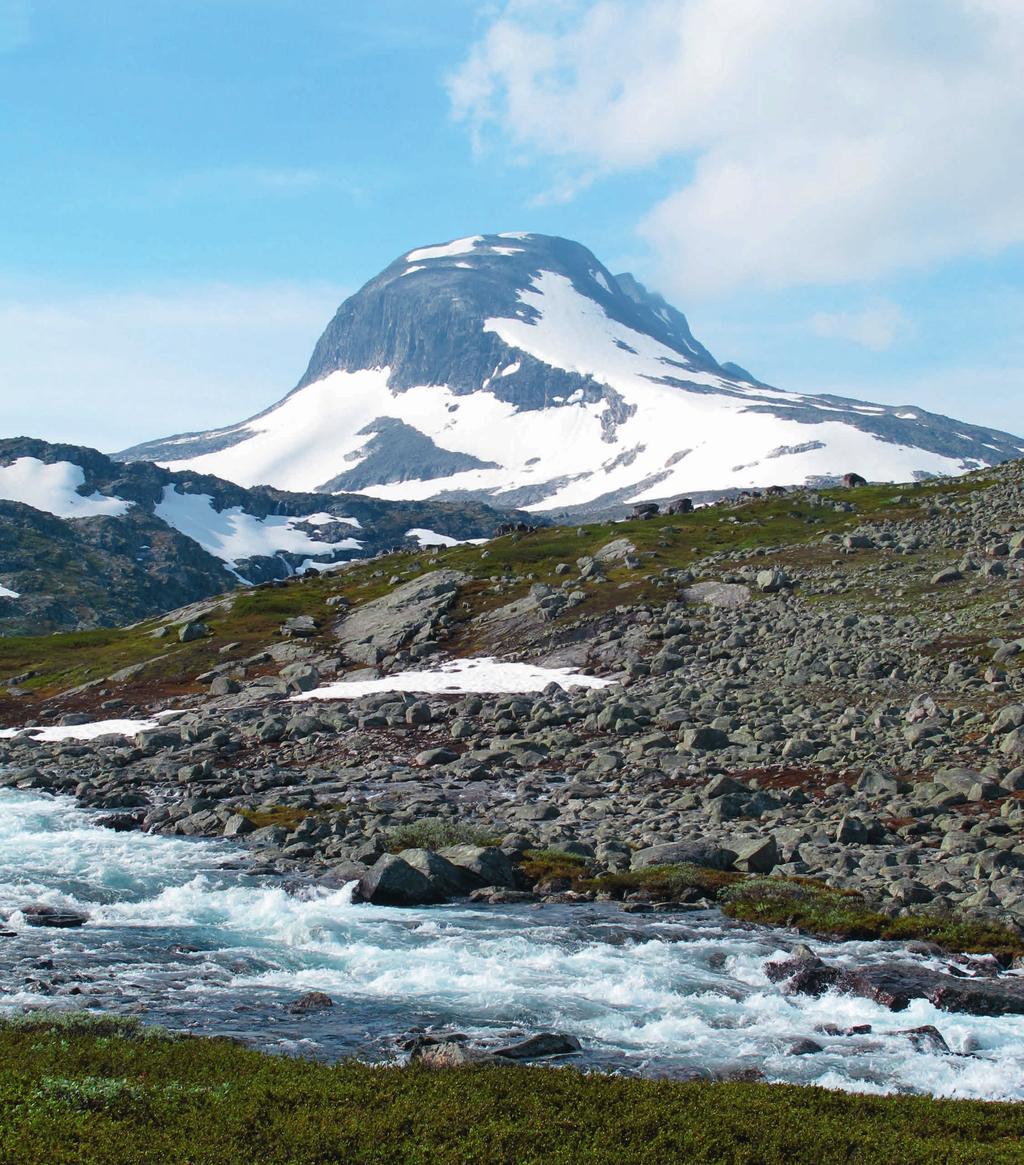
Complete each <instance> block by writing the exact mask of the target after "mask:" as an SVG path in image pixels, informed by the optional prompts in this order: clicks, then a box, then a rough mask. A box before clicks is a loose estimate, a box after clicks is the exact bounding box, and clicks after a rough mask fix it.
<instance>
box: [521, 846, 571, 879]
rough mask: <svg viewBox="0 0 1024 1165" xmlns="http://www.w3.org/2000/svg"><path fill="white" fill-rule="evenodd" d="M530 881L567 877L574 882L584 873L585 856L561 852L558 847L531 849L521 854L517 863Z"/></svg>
mask: <svg viewBox="0 0 1024 1165" xmlns="http://www.w3.org/2000/svg"><path fill="white" fill-rule="evenodd" d="M519 868H520V869H521V870H522V871H523V873H524V874H525V875H526V877H527V878H529V879H530V881H531V882H549V881H551V879H553V878H568V879H569V881H570V882H572V883H574V884H576V883H578V882H580V880H581V879H582V878H583V876H584V874H585V873H586V868H587V862H586V858H581V857H580V856H579V855H578V854H567V853H563V851H562V850H560V849H531V850H527V851H526V853H524V854H523V859H522V861H521V862H520V864H519Z"/></svg>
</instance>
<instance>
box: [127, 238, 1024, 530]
mask: <svg viewBox="0 0 1024 1165" xmlns="http://www.w3.org/2000/svg"><path fill="white" fill-rule="evenodd" d="M1022 446H1024V442H1022V441H1020V440H1018V439H1017V438H1014V437H1011V436H1009V435H1008V434H1005V433H999V432H995V431H992V430H988V429H981V428H977V427H974V426H970V425H965V424H961V423H958V422H952V421H950V420H948V419H947V418H944V417H938V416H935V415H932V414H929V413H927V412H925V411H924V410H921V409H917V408H906V407H904V408H892V407H889V406H883V405H872V404H866V403H863V402H859V401H852V400H845V399H842V398H838V397H832V396H814V395H807V394H796V393H789V392H784V391H782V390H781V389H776V388H772V387H770V386H768V385H766V384H763V383H761V382H759V381H757V380H755V379H754V378H752V377H751V376H750V374H749V373H747V372H745V371H744V370H743V369H742V368H740V367H739V366H738V365H735V364H719V363H718V362H717V361H716V360H715V358H714V357H713V356H712V355H711V353H710V352H709V351H708V350H707V349H706V348H704V347H703V346H702V345H701V344H700V343H699V342H698V341H697V340H696V339H695V337H694V336H693V334H692V332H691V331H690V327H689V324H688V323H687V320H686V317H685V316H684V315H683V314H682V312H680V311H678V310H677V309H676V308H674V307H672V306H671V305H670V304H668V303H667V302H666V301H665V300H664V299H663V298H662V297H661V296H659V295H656V294H654V293H652V292H650V291H648V290H647V289H646V288H645V287H644V286H643V285H642V284H641V283H639V282H638V281H637V280H636V279H635V278H634V277H633V276H631V275H628V274H623V275H618V276H616V275H613V274H612V273H611V272H610V271H609V270H608V268H607V267H605V266H604V265H603V264H602V263H600V261H599V260H598V259H597V258H596V257H595V256H594V255H593V254H592V253H591V252H590V251H588V250H587V249H586V247H583V246H582V245H581V244H579V243H575V242H572V241H571V240H568V239H562V238H555V237H550V236H545V235H535V234H526V233H515V232H507V233H504V234H496V235H473V236H470V237H467V238H463V239H457V240H454V241H452V242H448V243H441V244H432V245H429V246H423V247H417V248H414V249H413V250H411V251H408V252H407V253H406V254H404V255H402V256H401V257H400V258H399V259H397V260H396V261H395V262H394V263H392V264H391V265H390V266H389V267H387V268H386V269H385V270H384V271H382V272H381V273H380V275H378V276H377V277H376V278H374V279H372V280H370V282H369V283H367V284H366V285H365V286H364V287H363V288H362V289H361V290H360V291H358V292H357V293H356V294H355V295H353V296H351V297H350V298H349V299H347V300H346V301H345V302H344V303H343V304H342V305H341V307H340V308H339V309H338V312H337V314H336V315H335V317H334V319H333V320H332V321H331V322H330V324H329V325H328V326H327V329H326V330H325V332H324V334H323V335H322V336H321V338H320V340H319V342H318V343H317V345H316V348H315V349H314V352H313V356H312V358H311V360H310V363H309V367H308V368H307V370H306V372H305V374H304V375H303V377H302V379H301V380H300V381H299V383H298V385H297V386H296V388H295V389H293V390H292V391H291V392H290V393H289V394H288V395H287V396H286V397H285V398H284V399H283V400H282V401H280V402H279V403H278V404H276V405H274V406H273V407H272V408H270V409H268V410H266V411H265V412H263V413H261V414H259V415H258V416H256V417H254V418H252V419H251V420H249V421H246V422H243V423H241V424H239V425H235V426H231V427H229V428H226V429H220V430H214V431H211V432H207V433H196V434H186V435H184V436H180V437H175V438H171V439H169V440H165V441H158V442H153V443H151V444H148V445H143V446H138V447H136V448H135V449H132V450H128V451H126V452H125V453H124V454H121V455H120V456H121V457H122V458H125V459H127V458H129V457H145V458H148V459H152V460H156V461H159V462H161V463H162V464H165V465H167V466H169V467H170V468H173V469H179V470H180V469H186V468H187V469H192V470H197V471H201V472H204V473H214V474H217V475H218V476H220V477H224V478H227V479H228V480H231V481H235V482H238V483H239V484H242V485H254V484H257V483H271V484H273V485H275V486H278V487H280V488H285V489H291V490H303V491H318V492H325V493H335V492H338V491H343V490H359V491H362V492H364V493H367V494H370V495H372V496H376V497H381V498H390V499H426V498H442V497H443V498H450V499H457V498H460V497H473V498H477V499H487V500H488V501H491V502H493V503H496V504H499V505H516V506H525V507H528V508H532V509H535V510H548V511H550V510H566V509H588V508H589V509H594V508H601V507H607V506H610V505H612V504H614V503H621V502H625V501H630V502H632V501H640V500H648V499H655V498H664V497H669V496H673V495H677V494H680V493H694V492H701V491H713V490H725V489H729V488H745V487H756V486H766V485H770V484H775V483H780V484H787V485H788V484H800V483H803V482H805V481H807V480H813V479H816V478H819V477H825V476H834V475H838V474H842V473H844V472H847V471H850V470H855V471H856V472H858V473H861V474H862V475H864V476H865V477H868V478H872V479H889V480H893V479H909V478H911V477H913V476H915V475H928V474H934V473H956V472H960V471H963V470H967V469H971V468H975V467H977V466H979V465H982V464H987V463H993V462H997V461H1001V460H1005V459H1007V458H1009V457H1015V456H1019V455H1020V453H1021V452H1022V451H1024V449H1022Z"/></svg>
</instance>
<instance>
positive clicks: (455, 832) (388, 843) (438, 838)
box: [384, 817, 500, 854]
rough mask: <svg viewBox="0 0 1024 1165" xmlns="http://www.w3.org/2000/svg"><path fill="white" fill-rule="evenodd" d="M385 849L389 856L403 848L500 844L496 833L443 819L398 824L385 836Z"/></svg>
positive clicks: (427, 819)
mask: <svg viewBox="0 0 1024 1165" xmlns="http://www.w3.org/2000/svg"><path fill="white" fill-rule="evenodd" d="M384 840H385V849H386V851H387V852H388V853H390V854H397V853H401V852H402V850H404V849H432V850H439V849H445V848H446V847H447V846H450V845H497V844H498V843H499V841H500V838H496V837H495V836H494V834H493V833H488V832H487V831H486V830H483V829H478V828H477V827H476V826H473V825H466V824H464V823H463V822H459V821H448V820H446V819H445V818H443V817H424V818H422V819H421V820H419V821H413V822H411V823H410V824H409V825H397V826H395V828H394V829H390V830H388V832H387V834H385V839H384Z"/></svg>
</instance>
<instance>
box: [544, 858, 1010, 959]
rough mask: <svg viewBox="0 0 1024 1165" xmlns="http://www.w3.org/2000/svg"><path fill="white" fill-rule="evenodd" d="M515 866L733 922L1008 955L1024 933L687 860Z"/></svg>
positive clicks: (566, 860)
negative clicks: (716, 909)
mask: <svg viewBox="0 0 1024 1165" xmlns="http://www.w3.org/2000/svg"><path fill="white" fill-rule="evenodd" d="M521 868H522V870H523V872H524V873H525V874H526V875H527V877H529V878H530V880H531V881H544V880H546V879H549V878H554V877H561V878H567V879H569V881H570V882H571V883H572V888H573V889H575V890H582V891H591V892H594V893H598V894H602V895H608V896H609V897H611V898H615V899H624V898H628V897H633V898H640V899H646V900H648V901H651V902H686V901H691V900H693V899H694V898H697V897H700V898H706V899H708V900H710V901H711V902H715V903H716V904H717V905H718V906H720V907H721V909H722V913H723V914H725V915H727V916H728V917H729V918H735V919H736V920H737V921H740V922H750V923H755V924H757V925H759V926H774V927H793V928H795V929H797V930H799V931H802V932H803V933H805V934H809V935H815V936H817V937H819V938H831V939H871V940H875V939H880V940H888V941H893V942H911V941H920V942H930V943H935V944H936V945H938V946H940V947H942V948H943V949H944V950H947V951H950V952H956V953H961V952H963V953H971V954H994V955H998V956H1000V957H1003V958H1007V959H1008V958H1012V957H1015V956H1018V955H1024V939H1022V938H1021V937H1020V936H1019V935H1018V934H1016V933H1015V932H1014V931H1012V930H1009V929H1008V928H1007V927H1005V926H1000V925H999V924H998V923H996V922H990V921H987V920H985V919H983V918H978V919H969V918H962V917H959V916H957V915H936V914H928V913H925V912H917V913H910V914H905V915H902V916H900V917H899V918H890V917H889V916H888V915H886V914H881V913H879V912H878V911H877V910H875V909H873V908H872V906H871V905H870V904H869V903H868V902H867V901H866V900H865V899H864V897H863V896H862V895H860V894H858V893H857V892H856V891H855V890H837V889H835V888H833V887H831V886H827V885H825V884H824V883H822V882H816V881H814V880H813V879H809V878H770V877H758V876H752V875H747V874H739V873H735V872H734V871H731V870H728V871H726V870H709V869H706V868H704V867H703V866H694V865H689V864H684V865H675V866H650V867H648V868H647V869H642V870H626V871H622V872H621V873H610V874H602V875H600V876H599V877H596V878H595V877H590V876H589V875H588V873H587V870H586V864H585V862H584V861H583V859H582V858H578V857H575V856H573V855H571V854H562V853H559V852H558V851H555V850H542V851H531V852H528V853H527V854H526V855H524V861H523V863H522V867H521Z"/></svg>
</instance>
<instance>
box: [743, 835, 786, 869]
mask: <svg viewBox="0 0 1024 1165" xmlns="http://www.w3.org/2000/svg"><path fill="white" fill-rule="evenodd" d="M735 844H736V860H735V861H734V862H733V868H734V869H737V870H742V871H743V872H744V873H747V874H769V873H771V871H772V870H773V869H774V868H775V867H776V866H777V865H778V863H779V847H778V846H777V845H776V844H775V838H774V837H772V836H771V835H769V836H768V837H757V838H753V839H749V840H747V839H744V840H743V841H741V842H737V843H735Z"/></svg>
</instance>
